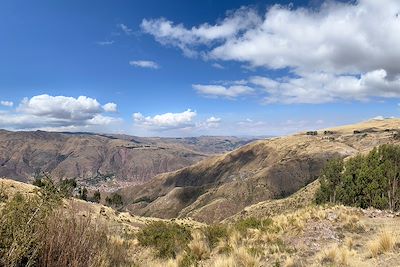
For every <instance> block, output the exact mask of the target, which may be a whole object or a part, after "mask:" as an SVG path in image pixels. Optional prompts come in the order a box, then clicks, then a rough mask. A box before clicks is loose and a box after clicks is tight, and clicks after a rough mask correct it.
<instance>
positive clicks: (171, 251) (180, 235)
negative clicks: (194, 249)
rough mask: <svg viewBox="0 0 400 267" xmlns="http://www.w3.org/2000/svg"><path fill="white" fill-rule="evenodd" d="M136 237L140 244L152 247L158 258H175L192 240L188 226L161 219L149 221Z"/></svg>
mask: <svg viewBox="0 0 400 267" xmlns="http://www.w3.org/2000/svg"><path fill="white" fill-rule="evenodd" d="M137 237H138V240H139V243H140V244H141V245H142V246H145V247H152V248H154V249H155V250H156V256H157V257H160V258H175V257H176V255H178V254H179V252H182V251H184V250H186V249H187V246H188V244H189V242H190V241H191V240H192V236H191V232H190V230H189V228H188V227H185V226H181V225H179V224H177V223H166V222H161V221H160V222H151V223H149V224H148V225H147V226H146V227H144V228H143V229H142V230H141V231H140V232H139V233H138V235H137Z"/></svg>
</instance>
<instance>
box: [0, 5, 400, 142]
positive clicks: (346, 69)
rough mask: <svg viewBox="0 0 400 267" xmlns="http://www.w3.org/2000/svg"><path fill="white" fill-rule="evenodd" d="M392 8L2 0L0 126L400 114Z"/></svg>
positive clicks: (315, 122) (278, 124) (204, 125)
mask: <svg viewBox="0 0 400 267" xmlns="http://www.w3.org/2000/svg"><path fill="white" fill-rule="evenodd" d="M399 11H400V4H399V3H398V1H395V0H384V1H379V3H377V1H373V0H360V1H358V2H354V1H351V2H346V1H343V2H338V1H329V2H324V1H317V0H314V1H221V0H219V1H216V0H214V1H211V0H208V1H178V0H175V1H153V0H148V1H96V2H94V1H50V0H49V1H19V0H3V1H1V2H0V36H1V37H2V38H1V41H0V92H1V94H0V101H1V106H0V128H6V129H12V130H35V129H44V130H55V131H64V130H66V131H82V130H83V131H98V132H123V133H127V134H132V135H152V136H196V135H279V134H287V133H292V132H296V131H299V130H305V129H315V128H324V127H329V126H333V125H340V124H346V123H353V122H357V121H361V120H367V119H370V118H373V117H376V116H383V117H391V116H398V112H399V108H398V98H399V96H400V88H399V86H400V76H399V74H400V67H399V66H398V65H399V64H398V62H399V59H400V38H399V37H398V36H397V35H396V34H395V32H396V29H397V30H398V29H400V22H399V19H398V13H399ZM371 12H374V16H373V17H371V16H370V15H371V14H372V13H371ZM80 96H82V97H81V98H79V97H80ZM108 103H111V104H108ZM106 104H108V105H106Z"/></svg>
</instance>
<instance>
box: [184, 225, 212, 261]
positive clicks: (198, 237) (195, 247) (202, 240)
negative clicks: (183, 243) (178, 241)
mask: <svg viewBox="0 0 400 267" xmlns="http://www.w3.org/2000/svg"><path fill="white" fill-rule="evenodd" d="M192 238H193V239H192V240H191V241H190V243H189V245H188V247H189V249H190V251H191V253H192V254H193V255H194V256H195V257H196V259H197V260H202V259H205V258H207V257H208V256H209V254H210V248H209V246H208V242H207V240H206V237H205V235H204V234H203V233H202V232H201V231H199V230H197V231H193V233H192Z"/></svg>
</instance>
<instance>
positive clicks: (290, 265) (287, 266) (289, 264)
mask: <svg viewBox="0 0 400 267" xmlns="http://www.w3.org/2000/svg"><path fill="white" fill-rule="evenodd" d="M296 266H297V264H296V263H295V262H294V260H293V258H291V257H289V258H287V259H286V260H285V262H284V263H283V267H296Z"/></svg>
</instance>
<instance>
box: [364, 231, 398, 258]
mask: <svg viewBox="0 0 400 267" xmlns="http://www.w3.org/2000/svg"><path fill="white" fill-rule="evenodd" d="M395 244H396V240H395V238H394V237H393V236H392V235H391V234H390V233H389V231H387V230H384V231H382V232H381V233H380V234H379V236H378V237H377V238H376V239H375V240H373V241H371V242H370V243H369V244H368V250H369V252H370V255H371V257H376V256H378V255H379V254H383V253H387V252H390V251H392V250H393V248H394V246H395Z"/></svg>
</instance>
